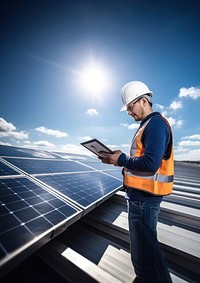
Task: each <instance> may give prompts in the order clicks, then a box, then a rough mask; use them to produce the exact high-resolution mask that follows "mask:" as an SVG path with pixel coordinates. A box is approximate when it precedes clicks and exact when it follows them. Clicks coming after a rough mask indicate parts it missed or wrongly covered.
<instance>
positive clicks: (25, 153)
mask: <svg viewBox="0 0 200 283" xmlns="http://www.w3.org/2000/svg"><path fill="white" fill-rule="evenodd" d="M0 156H13V157H14V156H15V157H35V158H59V157H58V156H57V155H56V154H54V153H52V152H49V151H46V150H36V149H30V148H23V147H14V146H6V145H0Z"/></svg>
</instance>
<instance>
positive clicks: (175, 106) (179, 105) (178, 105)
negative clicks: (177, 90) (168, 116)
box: [169, 100, 183, 110]
mask: <svg viewBox="0 0 200 283" xmlns="http://www.w3.org/2000/svg"><path fill="white" fill-rule="evenodd" d="M182 107H183V105H182V102H181V101H175V100H174V101H173V102H172V103H171V104H170V106H169V108H171V109H173V110H176V109H181V108H182Z"/></svg>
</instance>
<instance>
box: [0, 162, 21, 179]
mask: <svg viewBox="0 0 200 283" xmlns="http://www.w3.org/2000/svg"><path fill="white" fill-rule="evenodd" d="M18 174H19V173H18V172H16V171H15V170H13V169H12V168H10V167H9V166H7V165H6V164H4V163H2V162H1V161H0V176H8V175H18Z"/></svg>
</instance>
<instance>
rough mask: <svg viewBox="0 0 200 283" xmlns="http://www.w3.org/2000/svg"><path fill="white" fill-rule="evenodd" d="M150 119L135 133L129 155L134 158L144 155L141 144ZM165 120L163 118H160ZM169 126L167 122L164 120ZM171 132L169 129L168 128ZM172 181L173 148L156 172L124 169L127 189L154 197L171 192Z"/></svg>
mask: <svg viewBox="0 0 200 283" xmlns="http://www.w3.org/2000/svg"><path fill="white" fill-rule="evenodd" d="M151 119H152V118H150V119H149V120H148V121H147V122H146V123H145V124H144V125H143V126H142V127H141V128H139V130H138V131H137V132H136V134H135V136H134V138H133V142H132V146H131V150H130V155H131V156H134V157H141V156H143V155H144V147H143V145H142V142H141V137H142V134H143V131H144V129H145V127H146V126H147V124H148V123H149V122H150V120H151ZM162 119H164V120H165V118H163V117H162ZM165 121H166V123H167V125H168V126H169V124H168V122H167V120H165ZM169 129H170V131H171V127H170V126H169ZM173 179H174V157H173V146H172V150H171V155H170V157H169V159H168V160H164V159H162V162H161V165H160V167H159V169H158V170H157V172H140V171H136V170H130V169H127V168H124V185H125V186H127V187H130V188H131V187H132V188H136V189H139V190H144V191H147V192H149V193H152V194H155V195H167V194H170V193H171V192H172V188H173Z"/></svg>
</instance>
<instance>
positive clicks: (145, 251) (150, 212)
mask: <svg viewBox="0 0 200 283" xmlns="http://www.w3.org/2000/svg"><path fill="white" fill-rule="evenodd" d="M159 211H160V205H159V204H148V203H144V202H139V201H129V231H130V244H131V259H132V263H133V266H134V269H135V273H136V275H137V277H138V278H139V279H140V282H143V283H147V282H148V283H172V280H171V277H170V274H169V271H168V268H167V265H166V263H165V260H164V258H163V255H162V251H161V248H160V244H159V242H158V240H157V230H156V227H157V220H158V214H159Z"/></svg>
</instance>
